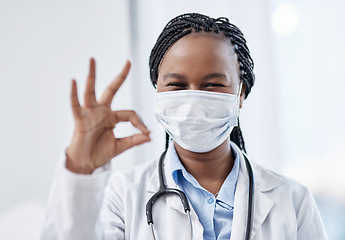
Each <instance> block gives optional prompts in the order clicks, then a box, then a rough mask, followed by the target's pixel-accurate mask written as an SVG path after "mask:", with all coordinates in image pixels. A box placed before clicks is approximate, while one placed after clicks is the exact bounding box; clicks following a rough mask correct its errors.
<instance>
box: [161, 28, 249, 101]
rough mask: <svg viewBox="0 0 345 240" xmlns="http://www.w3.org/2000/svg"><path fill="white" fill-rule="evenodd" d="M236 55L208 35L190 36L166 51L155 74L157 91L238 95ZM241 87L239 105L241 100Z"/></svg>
mask: <svg viewBox="0 0 345 240" xmlns="http://www.w3.org/2000/svg"><path fill="white" fill-rule="evenodd" d="M239 76H240V75H239V65H238V62H237V55H236V53H235V52H234V48H233V46H232V44H231V43H230V41H228V40H225V39H223V38H221V37H220V36H217V35H215V34H212V33H205V32H202V33H192V34H189V35H187V36H185V37H183V38H181V39H180V40H178V41H177V42H176V43H175V44H174V45H172V47H171V48H170V49H169V50H168V52H167V53H166V55H165V56H164V58H163V61H162V62H161V65H160V68H159V71H158V80H157V92H166V91H175V90H203V91H212V92H220V93H230V94H236V95H237V94H238V93H239V90H240V89H239V87H240V78H239ZM244 90H245V85H244V84H243V85H242V90H241V97H240V102H241V103H240V104H242V102H243V101H244V96H245V94H244V92H245V91H244Z"/></svg>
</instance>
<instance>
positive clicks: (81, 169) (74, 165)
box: [65, 151, 95, 174]
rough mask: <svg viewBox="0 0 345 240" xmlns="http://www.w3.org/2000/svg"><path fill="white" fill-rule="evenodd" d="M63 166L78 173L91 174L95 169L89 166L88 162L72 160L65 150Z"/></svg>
mask: <svg viewBox="0 0 345 240" xmlns="http://www.w3.org/2000/svg"><path fill="white" fill-rule="evenodd" d="M65 167H66V168H67V169H68V170H69V171H71V172H73V173H78V174H92V173H93V171H95V168H93V167H91V166H90V165H89V164H85V163H83V162H79V163H78V162H77V161H75V160H72V158H71V157H70V155H69V154H68V152H67V151H66V164H65Z"/></svg>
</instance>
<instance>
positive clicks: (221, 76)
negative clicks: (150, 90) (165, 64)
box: [163, 73, 228, 81]
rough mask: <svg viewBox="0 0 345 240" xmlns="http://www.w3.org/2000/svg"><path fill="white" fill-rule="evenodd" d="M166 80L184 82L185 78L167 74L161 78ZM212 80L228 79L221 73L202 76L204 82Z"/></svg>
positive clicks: (177, 74) (179, 75)
mask: <svg viewBox="0 0 345 240" xmlns="http://www.w3.org/2000/svg"><path fill="white" fill-rule="evenodd" d="M168 78H176V79H179V80H184V79H185V76H183V75H182V74H179V73H167V74H165V75H164V76H163V80H166V79H168ZM212 78H226V79H227V78H228V77H227V76H226V75H225V74H222V73H210V74H207V75H205V76H203V77H202V80H203V81H205V80H209V79H212Z"/></svg>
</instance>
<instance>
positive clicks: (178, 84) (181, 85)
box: [166, 82, 186, 88]
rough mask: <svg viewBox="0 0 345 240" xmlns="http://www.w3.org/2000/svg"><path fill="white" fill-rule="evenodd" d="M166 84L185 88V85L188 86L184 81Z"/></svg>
mask: <svg viewBox="0 0 345 240" xmlns="http://www.w3.org/2000/svg"><path fill="white" fill-rule="evenodd" d="M166 86H168V87H179V88H184V87H186V84H185V83H182V82H170V83H168V84H167V85H166Z"/></svg>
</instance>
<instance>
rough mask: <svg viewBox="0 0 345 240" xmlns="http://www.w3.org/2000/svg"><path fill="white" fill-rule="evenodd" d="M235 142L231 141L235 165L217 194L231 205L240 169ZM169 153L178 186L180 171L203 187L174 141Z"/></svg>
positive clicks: (171, 169)
mask: <svg viewBox="0 0 345 240" xmlns="http://www.w3.org/2000/svg"><path fill="white" fill-rule="evenodd" d="M233 144H235V143H233V142H230V146H231V150H232V153H233V155H234V166H233V167H232V169H231V172H230V173H229V175H228V176H227V177H226V179H225V181H224V183H223V184H222V187H221V188H220V191H219V193H218V196H217V200H219V201H222V202H224V203H227V204H228V205H230V206H232V207H233V206H234V198H235V190H236V183H237V179H238V175H239V169H240V154H241V153H239V152H238V151H237V148H236V147H234V146H233ZM167 154H168V155H169V157H170V171H171V174H172V177H173V179H174V181H175V183H176V184H177V185H178V186H181V183H180V180H179V172H181V173H182V175H183V177H184V179H185V180H186V181H188V182H189V183H191V184H192V185H193V186H194V187H196V188H202V187H201V186H200V184H199V183H198V182H197V181H196V179H195V178H194V177H193V176H192V175H191V174H189V173H188V172H187V171H186V169H185V168H184V166H183V165H182V163H181V161H180V159H179V157H178V155H177V152H176V149H175V146H174V142H173V141H171V142H170V147H169V149H168V152H167Z"/></svg>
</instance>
